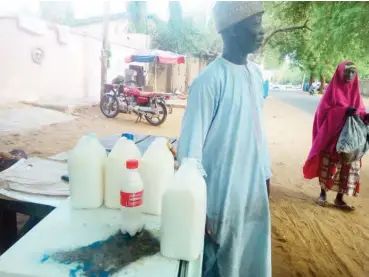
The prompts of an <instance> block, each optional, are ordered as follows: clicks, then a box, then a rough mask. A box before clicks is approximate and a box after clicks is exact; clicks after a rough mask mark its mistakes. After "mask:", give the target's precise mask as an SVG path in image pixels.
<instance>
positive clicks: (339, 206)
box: [334, 199, 355, 212]
mask: <svg viewBox="0 0 369 277" xmlns="http://www.w3.org/2000/svg"><path fill="white" fill-rule="evenodd" d="M334 207H336V208H337V209H340V210H343V211H349V212H352V211H355V207H354V206H350V205H347V204H346V203H345V202H344V201H342V203H341V204H339V203H337V199H335V200H334Z"/></svg>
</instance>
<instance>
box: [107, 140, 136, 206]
mask: <svg viewBox="0 0 369 277" xmlns="http://www.w3.org/2000/svg"><path fill="white" fill-rule="evenodd" d="M133 139H134V137H133V135H132V134H122V137H121V138H120V139H119V140H118V142H117V143H116V144H115V145H114V147H113V149H112V150H111V152H110V154H109V156H108V159H107V161H106V166H105V201H104V202H105V206H106V207H108V208H110V209H119V208H120V196H119V192H120V188H121V185H122V183H124V182H126V181H127V173H128V171H127V169H126V168H125V167H124V166H122V165H125V164H126V161H127V160H131V159H134V160H138V161H140V160H141V152H140V150H139V149H138V147H137V146H136V144H135V143H134V141H133Z"/></svg>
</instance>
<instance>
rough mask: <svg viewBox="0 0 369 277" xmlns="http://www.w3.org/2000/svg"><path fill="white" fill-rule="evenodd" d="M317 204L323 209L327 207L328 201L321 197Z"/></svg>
mask: <svg viewBox="0 0 369 277" xmlns="http://www.w3.org/2000/svg"><path fill="white" fill-rule="evenodd" d="M316 203H317V204H318V205H319V206H321V207H325V206H327V200H326V199H324V198H323V197H319V198H318V200H317V201H316Z"/></svg>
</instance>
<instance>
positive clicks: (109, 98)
mask: <svg viewBox="0 0 369 277" xmlns="http://www.w3.org/2000/svg"><path fill="white" fill-rule="evenodd" d="M118 77H119V76H118ZM118 77H117V78H115V79H114V80H113V82H112V84H105V85H104V96H103V98H102V99H101V101H100V110H101V112H102V113H103V115H104V116H105V117H107V118H114V117H116V116H117V115H118V114H119V113H126V114H132V113H134V114H136V115H137V120H136V122H137V123H138V122H140V121H141V120H142V117H144V118H145V119H146V121H147V122H148V123H149V124H151V125H153V126H159V125H161V124H163V123H164V122H165V120H166V119H167V115H168V110H167V105H166V102H165V101H166V100H168V99H169V96H167V95H163V94H162V93H156V92H143V91H141V89H139V88H137V87H133V86H129V85H127V84H126V83H125V82H124V80H123V78H118Z"/></svg>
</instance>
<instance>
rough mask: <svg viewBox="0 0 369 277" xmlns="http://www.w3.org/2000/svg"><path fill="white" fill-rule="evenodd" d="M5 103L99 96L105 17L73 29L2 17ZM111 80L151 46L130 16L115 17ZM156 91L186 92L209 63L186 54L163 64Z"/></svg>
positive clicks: (0, 77) (1, 92)
mask: <svg viewBox="0 0 369 277" xmlns="http://www.w3.org/2000/svg"><path fill="white" fill-rule="evenodd" d="M0 35H1V37H2V40H1V44H0V61H1V64H0V103H6V102H15V101H38V100H40V99H48V100H50V99H55V101H57V100H58V99H61V98H63V99H71V100H72V99H89V100H92V101H98V100H99V97H100V95H99V93H100V71H101V69H100V56H101V44H102V40H101V37H102V22H101V20H100V21H99V20H97V21H96V22H86V24H80V25H79V26H75V27H72V28H69V27H66V26H57V25H55V24H51V23H47V22H45V21H42V20H40V19H38V18H36V17H29V16H22V15H1V16H0ZM109 41H110V48H111V59H110V68H109V70H108V80H111V79H112V78H113V77H115V76H116V75H118V74H120V75H124V71H125V69H126V68H128V67H129V65H128V64H126V63H125V61H124V59H125V58H126V57H127V56H128V55H131V54H133V53H135V52H137V51H146V50H149V49H150V38H149V37H148V36H147V35H143V34H128V33H127V19H125V18H115V19H114V18H112V21H111V23H110V30H109ZM159 67H160V68H159V69H158V70H157V90H159V91H167V92H169V91H172V90H174V89H178V90H180V91H182V92H186V91H187V88H188V85H189V84H190V83H191V82H192V80H193V79H194V78H195V77H196V76H197V75H198V74H199V72H200V71H201V70H202V68H203V67H204V63H203V62H201V61H199V60H198V59H194V58H187V60H186V64H182V65H173V66H171V65H161V66H159ZM152 68H153V67H152V65H151V66H150V65H148V64H146V65H144V71H145V72H146V75H147V76H146V83H147V84H148V85H151V86H153V85H154V80H153V70H152Z"/></svg>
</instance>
